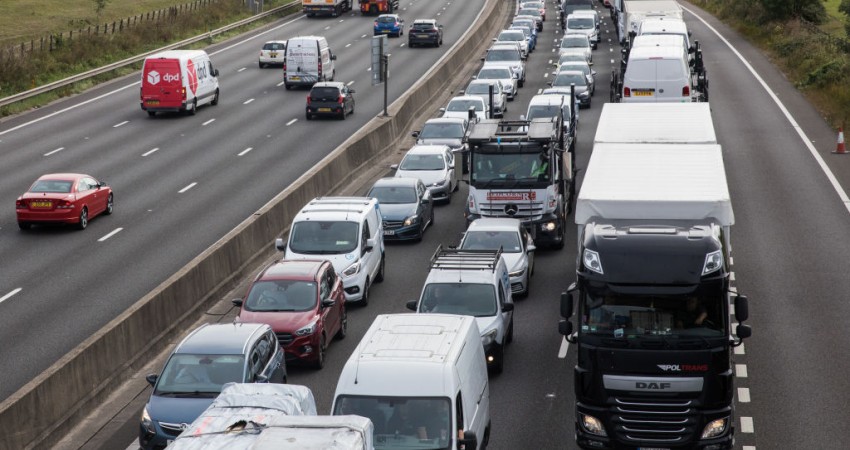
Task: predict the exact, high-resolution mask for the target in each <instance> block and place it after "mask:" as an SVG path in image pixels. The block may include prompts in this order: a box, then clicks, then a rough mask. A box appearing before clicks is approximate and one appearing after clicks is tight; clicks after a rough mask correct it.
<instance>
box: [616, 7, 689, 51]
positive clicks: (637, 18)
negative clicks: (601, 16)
mask: <svg viewBox="0 0 850 450" xmlns="http://www.w3.org/2000/svg"><path fill="white" fill-rule="evenodd" d="M622 5H623V10H622V12H620V13H619V14H618V18H617V36H618V37H619V38H620V44H621V45H622V44H625V43H626V41H627V40H628V39H629V35H630V33H635V34H637V31H638V28H640V23H641V21H643V19H646V18H649V17H674V18H677V19H682V18H683V14H682V7H681V6H680V5H679V3H678V2H677V1H676V0H624V1H623V2H622Z"/></svg>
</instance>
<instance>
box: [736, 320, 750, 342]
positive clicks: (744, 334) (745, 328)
mask: <svg viewBox="0 0 850 450" xmlns="http://www.w3.org/2000/svg"><path fill="white" fill-rule="evenodd" d="M735 334H736V335H737V336H738V339H740V340H744V339H746V338H748V337H750V336H752V335H753V329H752V328H750V326H749V325H743V324H739V325H738V326H737V327H735Z"/></svg>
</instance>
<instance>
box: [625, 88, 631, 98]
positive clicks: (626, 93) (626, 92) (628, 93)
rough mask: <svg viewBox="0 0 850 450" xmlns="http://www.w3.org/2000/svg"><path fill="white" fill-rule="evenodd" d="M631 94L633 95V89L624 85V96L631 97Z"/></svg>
mask: <svg viewBox="0 0 850 450" xmlns="http://www.w3.org/2000/svg"><path fill="white" fill-rule="evenodd" d="M631 96H632V90H631V89H629V88H627V87H624V88H623V97H631Z"/></svg>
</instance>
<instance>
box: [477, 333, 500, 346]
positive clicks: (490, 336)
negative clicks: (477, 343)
mask: <svg viewBox="0 0 850 450" xmlns="http://www.w3.org/2000/svg"><path fill="white" fill-rule="evenodd" d="M498 332H499V330H490V331H488V332H486V333H484V334H483V335H481V344H482V345H490V344H492V343H493V342H494V341H495V340H496V334H498Z"/></svg>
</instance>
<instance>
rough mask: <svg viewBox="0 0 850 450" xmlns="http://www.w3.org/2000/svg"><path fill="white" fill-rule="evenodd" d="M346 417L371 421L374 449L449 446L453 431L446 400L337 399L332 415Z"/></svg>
mask: <svg viewBox="0 0 850 450" xmlns="http://www.w3.org/2000/svg"><path fill="white" fill-rule="evenodd" d="M350 414H354V415H358V416H362V417H368V418H369V419H370V420H371V421H372V424H373V425H374V427H375V429H374V438H375V442H374V447H375V450H390V449H412V450H425V449H427V450H440V449H442V450H449V448H450V447H451V441H452V440H451V437H452V435H453V433H454V431H453V430H454V428H453V427H452V421H451V400H449V398H448V397H377V396H350V395H341V396H339V397H337V399H336V401H335V402H334V411H333V415H335V416H340V415H350Z"/></svg>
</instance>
